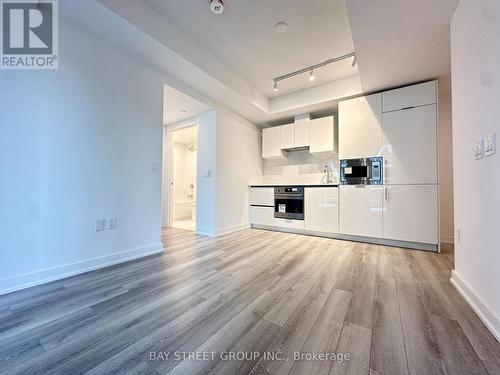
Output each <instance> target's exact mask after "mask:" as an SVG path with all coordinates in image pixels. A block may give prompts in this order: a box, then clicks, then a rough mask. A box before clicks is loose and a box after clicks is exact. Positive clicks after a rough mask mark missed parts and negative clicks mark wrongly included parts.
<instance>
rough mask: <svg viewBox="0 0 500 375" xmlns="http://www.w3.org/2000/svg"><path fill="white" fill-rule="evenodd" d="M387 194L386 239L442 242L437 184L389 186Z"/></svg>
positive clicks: (385, 204)
mask: <svg viewBox="0 0 500 375" xmlns="http://www.w3.org/2000/svg"><path fill="white" fill-rule="evenodd" d="M384 193H385V194H384V238H387V239H391V240H400V241H410V242H420V243H427V244H437V243H438V211H437V195H438V191H437V186H436V185H398V186H387V185H386V186H385V187H384Z"/></svg>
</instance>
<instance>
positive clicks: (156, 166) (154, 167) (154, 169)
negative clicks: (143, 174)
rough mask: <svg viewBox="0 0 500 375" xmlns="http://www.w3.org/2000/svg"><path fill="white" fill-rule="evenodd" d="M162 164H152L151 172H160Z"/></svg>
mask: <svg viewBox="0 0 500 375" xmlns="http://www.w3.org/2000/svg"><path fill="white" fill-rule="evenodd" d="M160 171H161V168H160V163H156V162H152V163H151V172H160Z"/></svg>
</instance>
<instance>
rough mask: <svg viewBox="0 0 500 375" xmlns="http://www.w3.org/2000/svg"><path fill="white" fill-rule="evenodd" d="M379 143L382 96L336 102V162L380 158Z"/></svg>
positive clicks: (381, 137) (380, 144) (380, 149)
mask: <svg viewBox="0 0 500 375" xmlns="http://www.w3.org/2000/svg"><path fill="white" fill-rule="evenodd" d="M382 142H383V136H382V94H374V95H368V96H362V97H360V98H354V99H349V100H345V101H342V102H340V103H339V159H358V158H366V157H373V156H380V155H381V152H382Z"/></svg>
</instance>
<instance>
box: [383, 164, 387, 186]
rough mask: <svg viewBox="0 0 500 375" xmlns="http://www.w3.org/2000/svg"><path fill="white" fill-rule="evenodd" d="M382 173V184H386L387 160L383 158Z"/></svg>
mask: <svg viewBox="0 0 500 375" xmlns="http://www.w3.org/2000/svg"><path fill="white" fill-rule="evenodd" d="M383 173H384V183H385V184H387V159H386V158H384V170H383Z"/></svg>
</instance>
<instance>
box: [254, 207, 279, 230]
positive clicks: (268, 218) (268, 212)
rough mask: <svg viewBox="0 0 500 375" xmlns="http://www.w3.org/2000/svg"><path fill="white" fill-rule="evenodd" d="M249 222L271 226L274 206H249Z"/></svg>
mask: <svg viewBox="0 0 500 375" xmlns="http://www.w3.org/2000/svg"><path fill="white" fill-rule="evenodd" d="M250 223H251V224H257V225H269V226H273V225H274V207H259V206H250Z"/></svg>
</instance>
